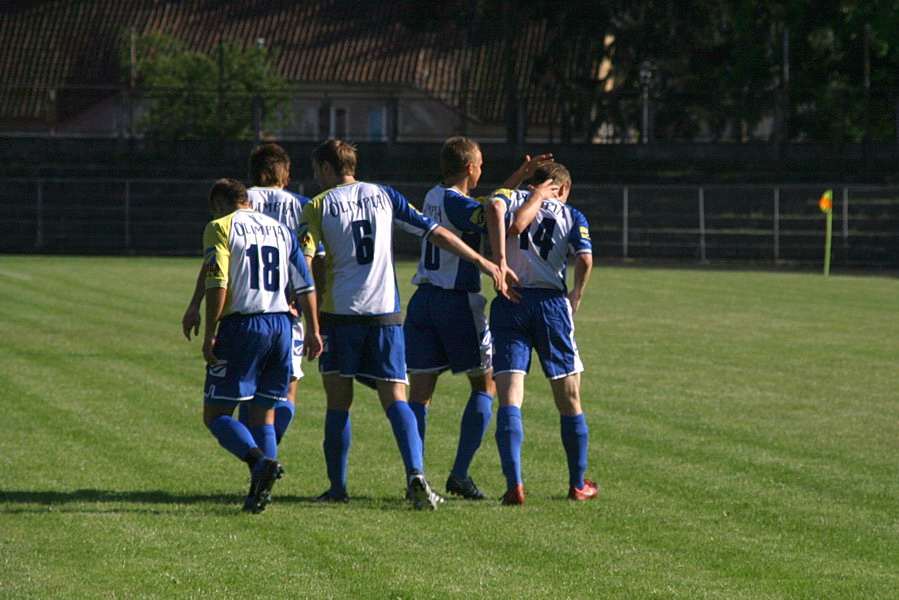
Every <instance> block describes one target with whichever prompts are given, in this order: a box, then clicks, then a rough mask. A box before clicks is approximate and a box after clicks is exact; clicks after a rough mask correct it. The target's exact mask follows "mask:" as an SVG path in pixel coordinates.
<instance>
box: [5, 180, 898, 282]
mask: <svg viewBox="0 0 899 600" xmlns="http://www.w3.org/2000/svg"><path fill="white" fill-rule="evenodd" d="M210 183H211V182H210V181H209V180H205V179H202V180H200V179H139V178H134V179H119V178H116V179H113V178H109V179H99V178H91V179H75V178H41V179H35V178H0V252H5V253H68V254H148V255H152V254H167V255H199V253H200V237H201V234H202V230H203V227H204V225H205V223H206V222H207V221H208V220H209V218H210V217H209V208H208V206H207V202H206V194H207V191H208V189H209V186H210ZM390 185H392V186H393V187H395V188H396V189H398V190H399V191H400V192H402V193H403V194H405V195H406V196H407V197H408V198H410V199H411V200H412V202H413V203H416V202H417V201H418V199H420V198H422V197H423V196H424V193H425V192H426V191H427V189H428V188H430V187H431V185H433V184H431V183H392V184H390ZM828 187H831V188H833V190H834V243H833V256H832V260H833V265H834V266H845V267H888V268H896V267H899V186H862V185H854V186H836V187H834V186H826V185H707V186H696V185H631V186H592V185H580V186H579V185H575V187H574V188H573V191H572V195H571V198H570V202H571V204H572V206H574V207H576V208H578V209H579V210H580V211H581V212H583V213H584V215H585V216H586V217H587V219H588V221H589V222H590V226H591V235H592V237H593V243H594V249H595V250H594V251H595V252H596V254H597V255H598V256H599V257H600V260H601V259H602V257H612V258H624V259H674V260H679V261H684V262H703V261H709V262H731V263H770V264H776V263H796V264H812V263H820V262H821V260H822V258H823V253H824V242H825V239H824V236H825V226H824V218H823V215H822V214H821V212H820V211H819V209H818V199H819V198H820V196H821V193H822V192H823V191H824V190H825V189H826V188H828ZM301 188H302V184H300V183H295V184H293V185H292V189H295V190H300V191H301ZM482 188H483V190H485V191H486V189H487V188H489V185H482ZM407 238H408V239H407ZM396 250H397V253H398V254H400V255H405V256H407V257H408V256H412V255H414V253H415V252H416V251H417V244H416V242H415V240H414V239H413V238H411V237H410V236H398V239H397V246H396Z"/></svg>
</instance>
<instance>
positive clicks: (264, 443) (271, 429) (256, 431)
mask: <svg viewBox="0 0 899 600" xmlns="http://www.w3.org/2000/svg"><path fill="white" fill-rule="evenodd" d="M250 433H251V434H252V435H253V440H254V441H255V442H256V445H257V446H259V449H260V450H262V453H263V454H265V456H266V458H271V459H276V458H278V442H277V441H276V440H275V426H274V425H260V426H259V427H254V428H252V429H250Z"/></svg>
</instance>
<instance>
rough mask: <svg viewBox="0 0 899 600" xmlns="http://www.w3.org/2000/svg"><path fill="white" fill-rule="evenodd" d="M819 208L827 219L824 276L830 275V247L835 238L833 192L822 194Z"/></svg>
mask: <svg viewBox="0 0 899 600" xmlns="http://www.w3.org/2000/svg"><path fill="white" fill-rule="evenodd" d="M818 208H820V209H821V212H823V213H824V214H825V216H826V219H827V230H826V233H825V239H824V276H825V277H828V276H829V275H830V245H831V238H832V237H833V190H827V191H826V192H824V193H823V194H821V199H820V200H818Z"/></svg>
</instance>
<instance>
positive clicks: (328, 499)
mask: <svg viewBox="0 0 899 600" xmlns="http://www.w3.org/2000/svg"><path fill="white" fill-rule="evenodd" d="M315 501H316V502H325V503H335V504H349V502H350V496H349V494H347V493H346V492H339V493H337V494H333V493H331V492H330V491H327V492H325V493H324V494H322V495H321V496H319V497H318V498H316V499H315Z"/></svg>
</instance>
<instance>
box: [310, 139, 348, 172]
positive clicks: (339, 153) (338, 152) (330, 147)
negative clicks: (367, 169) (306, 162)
mask: <svg viewBox="0 0 899 600" xmlns="http://www.w3.org/2000/svg"><path fill="white" fill-rule="evenodd" d="M312 160H314V161H315V162H317V163H319V164H321V163H328V164H329V165H331V167H332V168H333V169H334V174H335V175H343V176H346V175H349V176H354V175H356V146H354V145H353V144H351V143H349V142H344V141H341V140H327V141H325V142H322V143H321V144H319V146H318V147H317V148H316V149H315V150H313V151H312Z"/></svg>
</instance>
